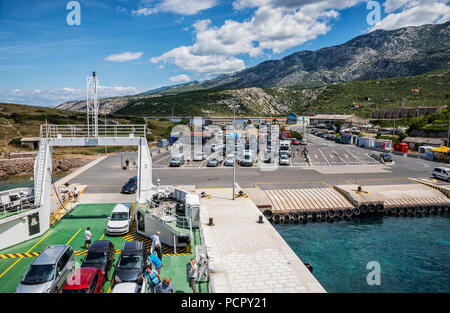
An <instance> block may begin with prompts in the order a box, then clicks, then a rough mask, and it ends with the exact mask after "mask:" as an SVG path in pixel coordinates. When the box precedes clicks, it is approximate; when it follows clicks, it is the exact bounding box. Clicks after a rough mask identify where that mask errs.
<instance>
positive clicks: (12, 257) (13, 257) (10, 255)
mask: <svg viewBox="0 0 450 313" xmlns="http://www.w3.org/2000/svg"><path fill="white" fill-rule="evenodd" d="M7 255H8V256H9V257H10V258H11V259H15V258H16V256H15V255H14V254H11V253H7Z"/></svg>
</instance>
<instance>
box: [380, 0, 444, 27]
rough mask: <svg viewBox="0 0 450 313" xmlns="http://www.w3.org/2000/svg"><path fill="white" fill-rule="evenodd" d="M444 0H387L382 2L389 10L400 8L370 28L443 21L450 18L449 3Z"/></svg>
mask: <svg viewBox="0 0 450 313" xmlns="http://www.w3.org/2000/svg"><path fill="white" fill-rule="evenodd" d="M447 3H448V1H446V0H442V1H441V0H434V1H431V0H421V1H408V2H406V1H401V0H387V1H386V2H385V4H384V6H385V7H386V10H389V11H390V12H391V11H393V10H398V9H401V11H400V12H398V13H391V14H389V15H388V16H386V17H385V18H384V19H383V20H381V21H380V22H379V23H378V24H376V25H375V26H374V27H373V28H372V29H371V30H376V29H385V30H392V29H398V28H402V27H407V26H419V25H423V24H434V23H444V22H447V21H449V20H450V5H448V4H447Z"/></svg>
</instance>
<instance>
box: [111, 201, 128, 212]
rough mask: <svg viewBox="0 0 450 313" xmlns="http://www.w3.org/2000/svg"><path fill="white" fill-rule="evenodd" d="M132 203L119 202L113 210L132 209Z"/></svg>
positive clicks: (123, 210) (125, 210)
mask: <svg viewBox="0 0 450 313" xmlns="http://www.w3.org/2000/svg"><path fill="white" fill-rule="evenodd" d="M130 207H131V204H128V203H126V204H125V203H119V204H117V205H116V206H115V207H114V209H113V210H112V212H127V213H128V211H129V210H130Z"/></svg>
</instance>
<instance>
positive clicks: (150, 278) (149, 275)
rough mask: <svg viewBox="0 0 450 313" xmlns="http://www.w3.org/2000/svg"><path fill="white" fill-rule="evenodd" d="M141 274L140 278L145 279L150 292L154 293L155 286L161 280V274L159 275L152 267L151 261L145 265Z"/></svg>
mask: <svg viewBox="0 0 450 313" xmlns="http://www.w3.org/2000/svg"><path fill="white" fill-rule="evenodd" d="M141 276H142V279H145V280H147V284H148V287H149V288H150V291H151V293H155V287H156V285H158V284H159V283H160V282H161V276H159V273H158V272H157V271H156V270H154V269H153V266H152V263H150V264H149V265H147V269H146V271H144V273H143V274H141Z"/></svg>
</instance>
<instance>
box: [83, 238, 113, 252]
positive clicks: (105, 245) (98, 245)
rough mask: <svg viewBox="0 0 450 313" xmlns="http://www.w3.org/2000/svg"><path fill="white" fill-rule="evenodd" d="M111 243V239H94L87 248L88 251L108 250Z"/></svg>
mask: <svg viewBox="0 0 450 313" xmlns="http://www.w3.org/2000/svg"><path fill="white" fill-rule="evenodd" d="M110 244H111V241H109V240H97V241H94V242H93V243H92V245H91V247H90V248H89V250H88V252H90V251H107V250H109V245H110Z"/></svg>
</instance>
